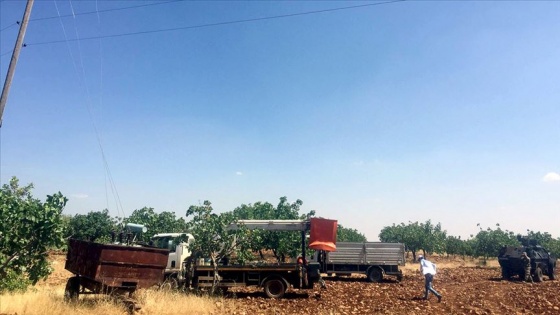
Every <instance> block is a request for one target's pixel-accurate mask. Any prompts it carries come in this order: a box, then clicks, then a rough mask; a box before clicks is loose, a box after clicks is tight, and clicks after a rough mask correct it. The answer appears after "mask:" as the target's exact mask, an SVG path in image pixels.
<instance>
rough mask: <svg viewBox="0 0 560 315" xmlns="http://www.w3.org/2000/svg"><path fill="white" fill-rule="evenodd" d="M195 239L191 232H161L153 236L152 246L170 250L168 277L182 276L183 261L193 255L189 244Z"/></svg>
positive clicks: (166, 269)
mask: <svg viewBox="0 0 560 315" xmlns="http://www.w3.org/2000/svg"><path fill="white" fill-rule="evenodd" d="M193 241H194V237H193V236H192V234H189V233H160V234H156V235H154V236H153V237H152V239H151V244H152V246H155V247H157V248H164V249H168V250H169V259H168V260H167V267H166V268H165V278H166V279H167V278H177V277H181V272H182V268H183V261H184V260H185V259H187V258H188V257H189V256H190V255H191V252H190V250H189V244H190V243H192V242H193Z"/></svg>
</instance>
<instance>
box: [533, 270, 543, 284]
mask: <svg viewBox="0 0 560 315" xmlns="http://www.w3.org/2000/svg"><path fill="white" fill-rule="evenodd" d="M533 278H534V279H535V282H542V281H543V274H542V269H541V267H537V268H535V275H534V276H533Z"/></svg>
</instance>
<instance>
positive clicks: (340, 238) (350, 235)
mask: <svg viewBox="0 0 560 315" xmlns="http://www.w3.org/2000/svg"><path fill="white" fill-rule="evenodd" d="M336 241H337V242H367V238H366V236H365V235H364V234H362V233H360V232H358V230H356V229H352V228H345V227H343V226H342V225H340V224H339V225H338V227H337V230H336Z"/></svg>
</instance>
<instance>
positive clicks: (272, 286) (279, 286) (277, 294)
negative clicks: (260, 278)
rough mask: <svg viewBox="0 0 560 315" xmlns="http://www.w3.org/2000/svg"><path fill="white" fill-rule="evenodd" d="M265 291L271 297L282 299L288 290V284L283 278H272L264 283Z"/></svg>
mask: <svg viewBox="0 0 560 315" xmlns="http://www.w3.org/2000/svg"><path fill="white" fill-rule="evenodd" d="M263 286H264V293H265V294H266V296H268V297H269V298H271V299H281V298H282V297H283V296H284V293H285V292H286V289H287V288H286V284H285V283H284V281H283V279H280V278H272V279H268V280H266V282H265V283H264V285H263Z"/></svg>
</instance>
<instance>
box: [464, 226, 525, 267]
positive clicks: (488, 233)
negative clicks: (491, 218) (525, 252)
mask: <svg viewBox="0 0 560 315" xmlns="http://www.w3.org/2000/svg"><path fill="white" fill-rule="evenodd" d="M477 226H478V227H479V232H478V233H477V234H476V236H475V237H474V244H473V245H474V253H473V254H474V256H476V257H482V258H483V259H484V263H486V261H487V260H488V258H489V257H497V256H498V253H499V251H500V248H501V247H502V246H504V245H519V241H518V240H517V237H516V236H515V234H514V233H513V232H511V231H508V230H505V231H504V230H502V229H501V228H500V224H499V223H498V224H496V229H495V230H492V229H491V228H489V227H488V228H486V229H482V226H481V225H480V223H479V224H477Z"/></svg>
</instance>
